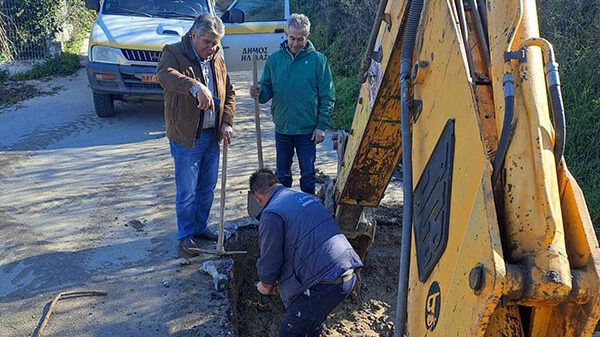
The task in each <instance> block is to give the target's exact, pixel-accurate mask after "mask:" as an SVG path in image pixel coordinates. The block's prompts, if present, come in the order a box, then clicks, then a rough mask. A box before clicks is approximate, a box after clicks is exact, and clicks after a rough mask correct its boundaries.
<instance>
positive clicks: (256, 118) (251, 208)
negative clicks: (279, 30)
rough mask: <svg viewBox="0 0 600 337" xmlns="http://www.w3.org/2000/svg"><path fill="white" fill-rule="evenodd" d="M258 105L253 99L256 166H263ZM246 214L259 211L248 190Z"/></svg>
mask: <svg viewBox="0 0 600 337" xmlns="http://www.w3.org/2000/svg"><path fill="white" fill-rule="evenodd" d="M256 68H257V67H256V54H252V82H253V84H254V85H257V84H258V74H257V69H256ZM259 112H260V111H259V107H258V98H255V99H254V123H255V125H256V150H257V152H258V168H259V169H262V168H263V155H262V139H261V132H260V113H259ZM247 205H248V215H249V216H250V217H251V218H253V219H254V218H256V215H258V212H260V209H261V207H260V205H259V204H258V202H257V201H256V199H254V196H253V195H252V192H250V191H248V203H247Z"/></svg>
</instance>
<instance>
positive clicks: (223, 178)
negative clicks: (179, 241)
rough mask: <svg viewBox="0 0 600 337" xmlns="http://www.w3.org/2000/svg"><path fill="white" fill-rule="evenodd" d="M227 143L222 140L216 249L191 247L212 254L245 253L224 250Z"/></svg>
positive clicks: (243, 252)
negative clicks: (219, 209)
mask: <svg viewBox="0 0 600 337" xmlns="http://www.w3.org/2000/svg"><path fill="white" fill-rule="evenodd" d="M227 147H228V146H227V144H225V142H224V141H223V165H222V167H221V170H222V172H221V212H220V219H219V239H218V241H217V250H212V249H202V248H191V249H190V250H195V251H198V252H200V253H205V254H213V255H219V256H221V255H234V254H246V252H245V251H231V252H227V251H225V247H224V246H223V241H224V237H225V220H224V219H225V189H226V187H227Z"/></svg>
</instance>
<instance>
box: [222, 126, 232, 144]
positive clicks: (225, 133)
mask: <svg viewBox="0 0 600 337" xmlns="http://www.w3.org/2000/svg"><path fill="white" fill-rule="evenodd" d="M232 135H233V128H232V127H231V125H229V124H227V123H221V140H223V141H224V142H225V145H229V144H230V143H231V136H232Z"/></svg>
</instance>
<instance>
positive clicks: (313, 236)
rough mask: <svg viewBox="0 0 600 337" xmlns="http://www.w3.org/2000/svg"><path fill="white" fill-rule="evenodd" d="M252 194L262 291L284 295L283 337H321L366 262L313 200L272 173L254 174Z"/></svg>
mask: <svg viewBox="0 0 600 337" xmlns="http://www.w3.org/2000/svg"><path fill="white" fill-rule="evenodd" d="M250 191H251V192H252V195H253V196H254V198H255V199H256V201H257V202H258V204H259V205H260V206H261V207H262V210H261V212H260V213H259V214H258V216H257V218H258V219H259V220H260V224H259V227H258V232H259V236H258V240H259V245H260V257H259V259H258V262H257V263H256V269H257V272H258V279H259V282H258V284H257V288H258V291H259V292H260V293H261V294H263V295H269V294H277V292H279V295H280V297H281V299H282V300H283V304H284V305H285V307H286V311H285V314H284V315H283V320H282V322H281V324H280V326H279V336H280V337H288V336H289V337H295V336H298V337H300V336H302V337H305V336H308V337H317V336H319V335H320V333H321V330H322V329H323V322H324V321H325V319H326V318H327V315H328V314H329V313H330V312H331V311H332V310H333V309H334V308H335V307H336V306H337V305H338V304H339V303H340V302H341V301H342V300H343V299H345V298H346V297H347V296H348V294H350V291H351V290H352V288H353V287H354V283H355V282H356V276H355V275H354V269H355V268H359V267H362V262H361V261H360V259H359V257H358V255H357V254H356V253H355V252H354V250H353V249H352V246H351V245H350V243H348V240H346V237H345V236H344V235H343V234H342V233H341V232H340V229H339V228H338V226H337V224H336V223H335V220H334V219H333V217H332V216H331V214H329V212H328V211H327V209H325V207H323V205H322V204H321V202H319V201H318V200H317V199H315V197H314V196H312V195H309V194H306V193H302V192H299V191H294V190H292V189H289V188H286V187H284V186H282V185H281V184H279V182H278V181H277V178H276V177H275V175H274V174H273V172H271V171H270V170H268V169H261V170H258V171H256V172H254V173H253V174H252V176H251V177H250Z"/></svg>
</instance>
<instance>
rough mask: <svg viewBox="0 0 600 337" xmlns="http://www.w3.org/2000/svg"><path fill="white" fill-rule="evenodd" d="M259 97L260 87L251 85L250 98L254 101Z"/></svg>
mask: <svg viewBox="0 0 600 337" xmlns="http://www.w3.org/2000/svg"><path fill="white" fill-rule="evenodd" d="M258 96H260V85H251V86H250V97H252V98H254V99H256V98H258Z"/></svg>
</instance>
